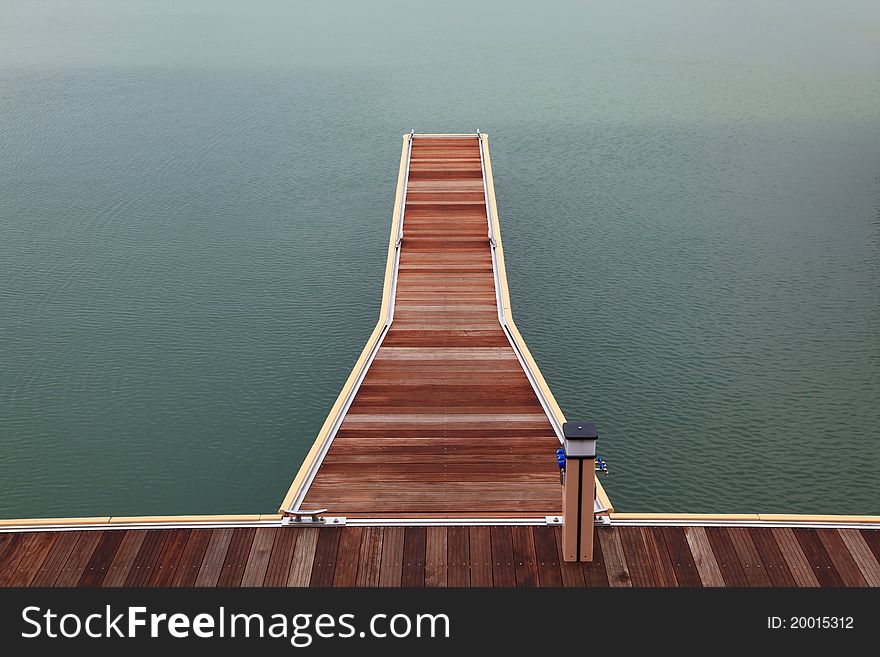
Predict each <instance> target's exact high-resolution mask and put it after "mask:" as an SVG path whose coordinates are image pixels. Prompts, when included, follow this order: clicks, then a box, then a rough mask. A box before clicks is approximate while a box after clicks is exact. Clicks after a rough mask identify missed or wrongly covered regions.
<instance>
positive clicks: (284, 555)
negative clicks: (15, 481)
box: [0, 526, 880, 587]
mask: <svg viewBox="0 0 880 657" xmlns="http://www.w3.org/2000/svg"><path fill="white" fill-rule="evenodd" d="M597 534H598V540H597V541H596V552H595V559H594V561H593V562H592V563H564V562H563V561H562V559H561V557H560V545H561V536H560V528H558V527H546V526H545V527H539V526H535V527H519V526H514V527H511V526H492V527H488V526H481V527H478V526H471V527H462V526H452V527H417V526H411V527H382V526H374V527H339V528H333V527H327V528H321V529H318V528H312V527H260V528H254V527H243V528H222V529H151V530H140V529H138V530H85V531H67V532H53V531H43V532H31V533H7V534H0V586H65V587H70V586H81V587H97V586H104V587H111V586H114V587H115V586H134V587H152V586H173V587H193V586H199V587H204V586H211V587H213V586H231V587H238V586H248V587H259V586H388V587H399V586H404V587H423V586H480V587H534V586H556V587H559V586H568V587H585V586H586V587H608V586H612V587H618V586H661V587H759V586H777V587H795V586H797V587H819V586H822V587H836V586H880V563H878V559H880V530H877V529H862V530H859V529H801V528H795V529H792V528H789V527H773V528H764V527H761V528H755V527H751V528H747V527H701V526H696V527H602V528H599V529H597Z"/></svg>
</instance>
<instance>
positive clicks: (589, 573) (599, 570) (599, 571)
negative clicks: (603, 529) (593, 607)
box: [556, 528, 611, 588]
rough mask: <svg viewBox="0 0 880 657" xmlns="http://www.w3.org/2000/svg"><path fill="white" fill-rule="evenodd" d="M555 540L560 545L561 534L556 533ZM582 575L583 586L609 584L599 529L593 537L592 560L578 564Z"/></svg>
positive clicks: (603, 585) (590, 586)
mask: <svg viewBox="0 0 880 657" xmlns="http://www.w3.org/2000/svg"><path fill="white" fill-rule="evenodd" d="M556 540H557V541H558V543H559V546H560V549H561V547H562V534H561V528H560V533H558V534H557V535H556ZM578 565H579V566H580V568H581V572H582V573H583V576H584V586H586V587H588V588H593V587H595V588H608V587H609V586H610V585H611V584H610V582H609V576H608V563H607V561H606V559H605V553H604V551H603V547H602V541H601V540H600V538H599V531H598V529H597V530H596V535H595V536H594V537H593V560H592V561H589V562H583V563H579V564H578Z"/></svg>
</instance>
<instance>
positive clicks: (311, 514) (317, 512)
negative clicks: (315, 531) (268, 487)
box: [281, 509, 345, 527]
mask: <svg viewBox="0 0 880 657" xmlns="http://www.w3.org/2000/svg"><path fill="white" fill-rule="evenodd" d="M326 512H327V509H313V510H311V511H304V510H302V509H296V510H293V509H287V510H286V511H283V512H282V515H283V516H284V517H283V518H282V519H281V525H282V526H285V527H286V526H290V525H337V526H339V525H344V524H345V517H343V516H322V515H321V514H322V513H326Z"/></svg>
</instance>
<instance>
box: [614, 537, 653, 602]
mask: <svg viewBox="0 0 880 657" xmlns="http://www.w3.org/2000/svg"><path fill="white" fill-rule="evenodd" d="M617 533H618V534H619V536H620V543H621V545H622V546H623V554H624V556H625V558H626V565H627V568H629V574H630V580H631V582H632V586H643V587H644V586H654V575H653V572H652V569H651V565H650V564H649V563H648V553H647V550H646V548H645V541H644V539H643V538H642V532H641V531H640V528H639V527H618V528H617Z"/></svg>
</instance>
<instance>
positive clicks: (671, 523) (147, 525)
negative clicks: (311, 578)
mask: <svg viewBox="0 0 880 657" xmlns="http://www.w3.org/2000/svg"><path fill="white" fill-rule="evenodd" d="M731 515H732V516H733V517H732V518H725V517H724V515H723V514H722V515H719V516H716V517H707V518H674V517H669V518H665V519H660V518H641V519H637V518H628V519H618V518H615V517H614V514H611V515H610V516H598V517H597V522H596V525H597V526H603V527H764V528H770V527H790V528H793V529H797V528H802V529H872V530H880V517H874V518H873V519H868V518H865V519H862V520H856V519H849V518H848V517H847V516H841V517H840V518H839V519H834V518H833V517H810V516H805V517H804V518H802V519H796V518H794V517H791V518H779V519H774V518H767V519H743V518H739V517H736V514H731ZM504 526H509V527H543V526H561V524H560V522H559V516H524V517H521V518H483V517H473V518H346V517H343V516H326V517H324V518H322V520H321V521H320V522H300V523H296V522H286V521H284V520H282V519H281V518H280V517H273V518H267V519H259V520H258V519H254V520H246V519H242V520H204V521H195V520H187V519H185V518H182V519H180V520H175V519H173V518H168V519H167V520H162V521H150V520H144V521H138V519H136V518H132V519H131V521H129V522H96V523H91V524H89V523H64V522H58V523H57V524H49V523H44V524H26V523H23V524H20V525H12V524H9V525H2V526H0V534H8V533H34V532H68V531H117V530H134V529H137V530H161V529H226V528H230V529H234V528H246V527H262V528H277V529H282V528H294V529H295V528H298V527H299V528H306V527H314V528H321V527H504Z"/></svg>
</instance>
